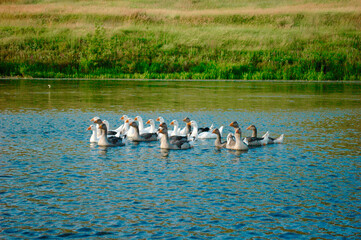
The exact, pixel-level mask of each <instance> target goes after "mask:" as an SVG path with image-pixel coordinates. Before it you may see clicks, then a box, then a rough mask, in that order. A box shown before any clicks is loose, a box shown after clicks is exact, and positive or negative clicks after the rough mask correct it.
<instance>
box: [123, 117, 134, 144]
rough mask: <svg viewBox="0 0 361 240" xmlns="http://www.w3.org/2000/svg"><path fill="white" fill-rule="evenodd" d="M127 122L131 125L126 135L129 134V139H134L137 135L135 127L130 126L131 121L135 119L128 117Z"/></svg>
mask: <svg viewBox="0 0 361 240" xmlns="http://www.w3.org/2000/svg"><path fill="white" fill-rule="evenodd" d="M125 122H126V123H127V124H128V126H129V128H128V131H127V132H126V133H125V135H127V137H128V138H129V139H132V138H133V137H134V135H135V128H132V127H130V123H131V122H133V119H131V118H128V119H127V120H126V121H125Z"/></svg>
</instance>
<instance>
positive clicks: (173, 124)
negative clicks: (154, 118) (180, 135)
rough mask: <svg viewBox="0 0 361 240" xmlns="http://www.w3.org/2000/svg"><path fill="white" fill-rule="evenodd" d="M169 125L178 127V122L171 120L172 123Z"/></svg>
mask: <svg viewBox="0 0 361 240" xmlns="http://www.w3.org/2000/svg"><path fill="white" fill-rule="evenodd" d="M170 125H172V126H176V127H178V121H177V120H173V121H172V122H171V123H170Z"/></svg>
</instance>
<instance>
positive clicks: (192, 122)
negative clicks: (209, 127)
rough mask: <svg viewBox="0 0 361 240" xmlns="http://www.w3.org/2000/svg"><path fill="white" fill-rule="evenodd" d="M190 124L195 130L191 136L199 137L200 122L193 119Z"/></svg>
mask: <svg viewBox="0 0 361 240" xmlns="http://www.w3.org/2000/svg"><path fill="white" fill-rule="evenodd" d="M187 125H188V126H192V127H193V130H192V132H191V134H190V137H191V138H193V139H195V140H197V139H198V124H197V122H196V121H194V120H192V121H190V122H188V123H187Z"/></svg>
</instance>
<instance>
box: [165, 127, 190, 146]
mask: <svg viewBox="0 0 361 240" xmlns="http://www.w3.org/2000/svg"><path fill="white" fill-rule="evenodd" d="M167 132H168V129H167V128H162V127H160V128H159V133H161V134H162V136H161V139H160V148H161V149H174V150H185V149H189V148H191V147H192V145H191V144H190V142H189V141H187V140H185V141H182V140H175V141H172V142H170V141H169V136H168V134H167Z"/></svg>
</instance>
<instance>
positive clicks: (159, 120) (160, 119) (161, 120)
mask: <svg viewBox="0 0 361 240" xmlns="http://www.w3.org/2000/svg"><path fill="white" fill-rule="evenodd" d="M156 120H157V122H160V123H162V122H164V118H163V117H158V118H157V119H156Z"/></svg>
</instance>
